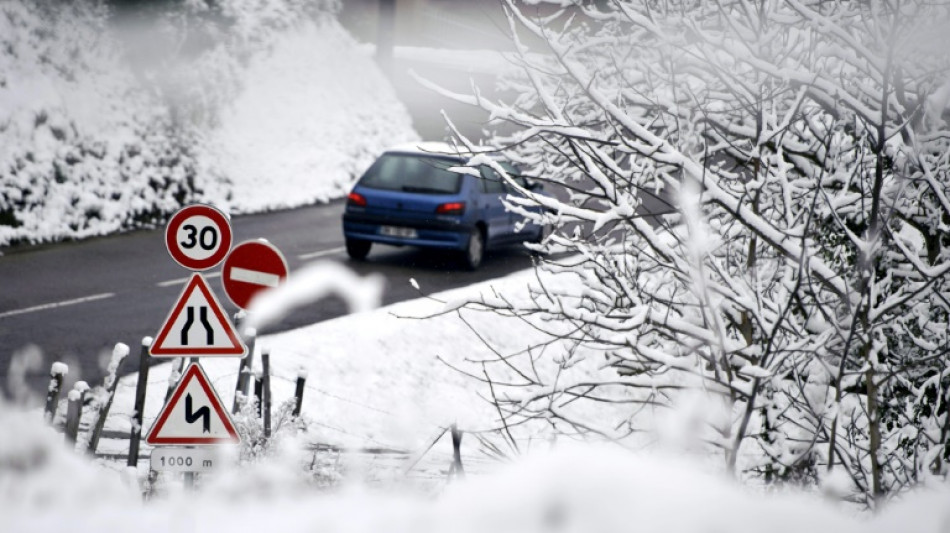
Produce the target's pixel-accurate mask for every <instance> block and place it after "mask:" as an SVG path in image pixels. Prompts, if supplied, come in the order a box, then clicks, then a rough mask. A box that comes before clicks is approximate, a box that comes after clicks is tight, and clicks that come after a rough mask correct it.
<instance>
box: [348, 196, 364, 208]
mask: <svg viewBox="0 0 950 533" xmlns="http://www.w3.org/2000/svg"><path fill="white" fill-rule="evenodd" d="M346 203H347V205H355V206H357V207H366V197H364V196H363V195H362V194H360V193H358V192H351V193H350V194H349V196H347V197H346Z"/></svg>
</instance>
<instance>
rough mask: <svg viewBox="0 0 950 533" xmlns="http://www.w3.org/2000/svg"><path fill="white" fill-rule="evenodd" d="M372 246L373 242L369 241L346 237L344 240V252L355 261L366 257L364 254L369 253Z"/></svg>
mask: <svg viewBox="0 0 950 533" xmlns="http://www.w3.org/2000/svg"><path fill="white" fill-rule="evenodd" d="M372 246H373V243H371V242H369V241H361V240H359V239H347V240H346V254H347V255H349V256H350V258H352V259H355V260H357V261H362V260H363V259H366V256H367V255H369V249H370V247H372Z"/></svg>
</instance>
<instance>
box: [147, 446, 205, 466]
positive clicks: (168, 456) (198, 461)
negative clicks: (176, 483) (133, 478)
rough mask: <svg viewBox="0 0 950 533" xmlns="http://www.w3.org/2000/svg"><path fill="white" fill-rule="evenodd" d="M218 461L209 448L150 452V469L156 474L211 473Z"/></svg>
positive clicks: (170, 449)
mask: <svg viewBox="0 0 950 533" xmlns="http://www.w3.org/2000/svg"><path fill="white" fill-rule="evenodd" d="M217 461H218V457H217V453H215V450H214V449H211V448H168V447H161V448H155V449H153V450H152V459H151V468H152V470H155V471H156V472H211V471H212V470H214V465H215V463H216V462H217Z"/></svg>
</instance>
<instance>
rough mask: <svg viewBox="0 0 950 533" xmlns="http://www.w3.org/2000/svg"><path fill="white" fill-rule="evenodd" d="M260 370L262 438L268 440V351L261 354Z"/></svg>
mask: <svg viewBox="0 0 950 533" xmlns="http://www.w3.org/2000/svg"><path fill="white" fill-rule="evenodd" d="M261 368H262V369H263V372H264V375H263V376H262V378H261V389H263V390H262V391H261V392H262V396H263V400H264V438H270V406H271V393H270V349H269V348H268V349H265V350H264V351H262V352H261Z"/></svg>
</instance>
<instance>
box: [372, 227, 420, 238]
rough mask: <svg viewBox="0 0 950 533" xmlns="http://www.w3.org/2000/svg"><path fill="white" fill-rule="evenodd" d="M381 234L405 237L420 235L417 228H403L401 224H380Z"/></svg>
mask: <svg viewBox="0 0 950 533" xmlns="http://www.w3.org/2000/svg"><path fill="white" fill-rule="evenodd" d="M379 234H380V235H385V236H387V237H402V238H404V239H415V238H416V237H418V236H419V234H418V233H416V230H414V229H412V228H401V227H399V226H380V227H379Z"/></svg>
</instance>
